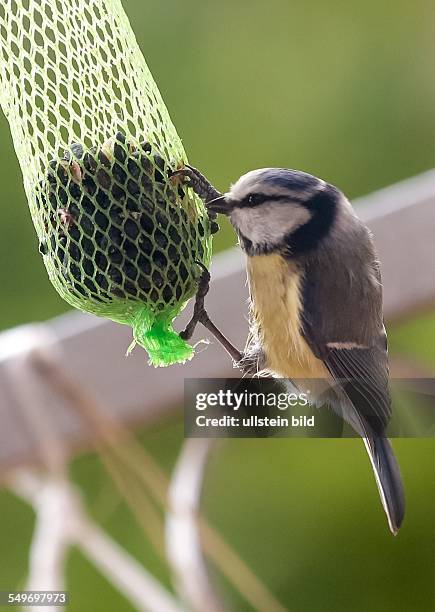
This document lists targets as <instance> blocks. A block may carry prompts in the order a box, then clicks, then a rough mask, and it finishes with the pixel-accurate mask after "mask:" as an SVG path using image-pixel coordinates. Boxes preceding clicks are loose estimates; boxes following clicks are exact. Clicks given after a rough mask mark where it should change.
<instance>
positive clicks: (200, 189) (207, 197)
mask: <svg viewBox="0 0 435 612" xmlns="http://www.w3.org/2000/svg"><path fill="white" fill-rule="evenodd" d="M171 177H174V178H175V179H176V178H177V177H180V178H181V180H182V181H183V183H184V184H186V185H187V186H188V187H191V188H192V189H193V191H194V192H195V193H196V195H197V196H199V197H200V198H201V200H202V201H203V202H204V203H205V206H206V208H207V204H210V202H213V201H214V200H217V199H219V198H221V197H222V193H221V192H220V191H218V190H217V189H216V187H213V185H212V184H211V183H209V181H208V180H207V179H206V178H205V176H204V175H203V174H201V172H200V171H199V170H197V169H196V168H194V167H193V166H189V165H187V164H186V165H185V166H184V168H181V169H180V170H175V171H174V172H172V173H171ZM207 215H208V218H209V219H210V233H212V234H216V233H217V232H218V231H219V225H218V223H217V221H216V219H217V213H215V212H213V211H211V210H207Z"/></svg>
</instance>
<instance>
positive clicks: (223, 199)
mask: <svg viewBox="0 0 435 612" xmlns="http://www.w3.org/2000/svg"><path fill="white" fill-rule="evenodd" d="M205 207H206V209H207V210H210V211H211V212H215V213H221V215H229V214H230V213H231V211H232V210H233V208H234V204H233V202H231V200H230V199H229V198H228V196H226V195H222V196H220V197H219V198H215V199H214V200H210V202H206V204H205Z"/></svg>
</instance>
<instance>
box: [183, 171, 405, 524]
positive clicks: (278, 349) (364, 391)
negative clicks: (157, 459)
mask: <svg viewBox="0 0 435 612" xmlns="http://www.w3.org/2000/svg"><path fill="white" fill-rule="evenodd" d="M185 176H186V177H188V179H189V181H190V184H191V186H192V187H193V189H194V190H195V191H196V192H197V193H198V195H200V196H201V197H203V198H204V200H205V201H206V205H207V208H208V210H209V212H210V213H211V214H213V213H221V214H224V215H227V216H228V217H229V219H230V221H231V224H232V225H233V227H234V229H235V231H236V233H237V235H238V237H239V243H240V246H241V248H242V249H243V251H244V252H245V253H246V256H247V274H248V283H249V290H250V310H251V316H250V336H249V339H248V343H247V346H246V350H245V353H244V355H243V358H242V362H241V364H242V366H245V367H247V366H250V367H251V369H252V365H253V364H254V365H255V369H256V370H265V371H267V372H269V373H272V374H274V375H278V376H279V377H282V378H286V379H290V380H294V381H301V380H310V379H311V380H312V382H315V381H325V382H326V383H327V386H328V391H326V392H325V391H324V388H322V390H321V392H320V391H319V393H318V396H316V395H314V396H313V395H312V396H311V397H312V398H313V401H314V403H316V401H320V402H321V403H323V402H325V401H327V402H328V403H329V404H330V405H332V407H333V408H334V409H335V410H336V411H337V412H338V413H339V414H340V415H341V416H342V417H343V418H344V419H345V420H346V421H347V422H348V423H349V424H350V425H351V426H352V427H353V428H354V430H355V431H356V432H357V433H358V434H359V435H360V436H361V437H362V439H363V441H364V444H365V447H366V449H367V452H368V455H369V458H370V462H371V465H372V468H373V471H374V475H375V479H376V483H377V486H378V489H379V493H380V497H381V501H382V505H383V507H384V510H385V513H386V515H387V519H388V524H389V527H390V529H391V531H392V533H393V534H396V533H397V532H398V530H399V528H400V525H401V523H402V521H403V517H404V511H405V500H404V491H403V485H402V480H401V476H400V470H399V467H398V464H397V461H396V459H395V457H394V454H393V450H392V447H391V445H390V442H389V440H388V439H387V438H386V433H385V432H386V427H387V425H388V422H389V420H390V417H391V398H390V393H389V385H388V351H387V336H386V331H385V327H384V322H383V313H382V284H381V274H380V268H379V261H378V258H377V255H376V251H375V247H374V244H373V240H372V236H371V234H370V231H369V230H368V228H367V227H366V226H365V225H364V223H362V221H361V220H360V219H359V218H358V217H357V216H356V214H355V211H354V210H353V208H352V206H351V204H350V203H349V201H348V200H347V198H346V197H345V196H344V194H343V193H342V192H341V191H339V190H338V189H337V188H336V187H334V186H333V185H331V184H329V183H327V182H326V181H324V180H322V179H319V178H316V177H315V176H312V175H310V174H307V173H305V172H300V171H297V170H286V169H282V168H264V169H260V170H254V171H252V172H248V173H247V174H245V175H244V176H242V177H241V178H240V179H239V180H238V181H237V182H236V183H235V184H234V185H233V186H232V187H231V189H230V190H229V192H228V193H226V194H224V195H222V194H220V193H219V192H218V191H217V190H216V189H214V188H213V187H211V185H210V184H209V183H208V181H207V180H206V179H205V177H204V176H203V175H201V174H200V173H199V172H198V171H197V170H195V169H194V168H190V167H188V168H186V170H185ZM314 379H315V381H314ZM296 384H297V383H296ZM311 386H313V385H311ZM314 387H315V390H314V392H315V393H316V385H315V384H314ZM319 388H320V387H319ZM321 394H322V395H321ZM320 395H321V397H320Z"/></svg>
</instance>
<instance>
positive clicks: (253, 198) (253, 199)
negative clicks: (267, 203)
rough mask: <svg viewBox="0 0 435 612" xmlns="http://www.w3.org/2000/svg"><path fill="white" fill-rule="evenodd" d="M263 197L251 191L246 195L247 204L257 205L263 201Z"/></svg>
mask: <svg viewBox="0 0 435 612" xmlns="http://www.w3.org/2000/svg"><path fill="white" fill-rule="evenodd" d="M263 200H264V198H263V196H262V195H261V194H259V193H251V195H250V196H249V197H248V205H249V206H257V205H258V204H261V203H262V202H263Z"/></svg>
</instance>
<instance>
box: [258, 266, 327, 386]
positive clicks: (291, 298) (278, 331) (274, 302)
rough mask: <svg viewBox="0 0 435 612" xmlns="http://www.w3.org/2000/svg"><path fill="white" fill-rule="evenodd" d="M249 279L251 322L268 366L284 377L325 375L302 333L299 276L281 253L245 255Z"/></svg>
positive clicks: (318, 376)
mask: <svg viewBox="0 0 435 612" xmlns="http://www.w3.org/2000/svg"><path fill="white" fill-rule="evenodd" d="M248 281H249V287H250V293H251V309H252V317H253V319H254V324H255V325H256V327H257V332H258V336H259V339H260V342H261V345H262V348H263V351H264V353H265V356H266V363H267V369H269V370H271V371H272V372H274V373H276V374H278V375H279V376H282V377H284V378H325V377H327V376H328V372H327V369H326V368H325V366H324V365H323V362H322V361H320V360H319V359H317V358H316V357H315V356H314V355H313V353H312V351H311V349H310V348H309V346H308V344H307V343H306V341H305V340H304V338H303V336H302V334H301V331H300V330H301V324H300V313H301V308H302V302H301V294H300V286H301V276H300V273H299V272H298V270H297V268H296V266H295V265H293V264H291V263H289V262H287V261H286V260H285V259H283V258H282V257H281V256H280V255H257V256H254V257H248Z"/></svg>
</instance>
